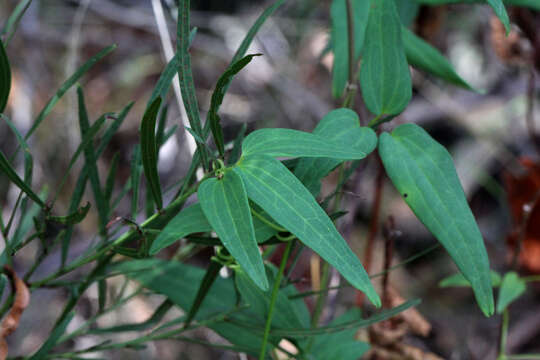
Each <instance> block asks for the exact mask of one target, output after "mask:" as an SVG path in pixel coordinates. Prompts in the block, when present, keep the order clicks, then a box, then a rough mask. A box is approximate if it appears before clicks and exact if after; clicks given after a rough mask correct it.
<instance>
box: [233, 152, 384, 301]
mask: <svg viewBox="0 0 540 360" xmlns="http://www.w3.org/2000/svg"><path fill="white" fill-rule="evenodd" d="M234 171H235V172H237V173H238V174H240V176H241V177H242V179H243V180H244V184H245V186H246V189H247V193H248V196H249V198H250V199H251V200H253V201H254V202H255V203H257V205H259V206H260V207H261V208H262V209H263V210H264V211H266V212H267V213H268V214H269V215H270V216H271V217H272V218H273V219H274V220H275V221H276V222H278V223H279V224H280V225H281V226H283V227H284V228H286V229H287V230H289V231H290V232H291V233H293V234H294V235H295V236H296V237H298V239H300V240H301V241H302V242H303V243H304V244H306V245H307V246H309V247H310V248H311V249H313V250H314V251H315V252H316V253H318V254H319V255H320V256H321V257H322V258H323V259H325V260H326V261H328V263H330V264H331V265H332V266H334V267H335V268H336V269H337V270H338V271H339V272H340V273H341V274H342V275H343V276H344V277H345V278H346V279H347V280H348V281H349V282H350V283H351V284H352V285H353V286H355V287H356V288H358V289H359V290H361V291H363V292H365V293H366V295H367V296H368V298H369V299H370V300H371V302H372V303H373V304H375V305H376V306H379V305H380V299H379V297H378V295H377V293H376V292H375V290H374V289H373V286H372V285H371V282H370V280H369V277H368V276H367V274H366V271H365V270H364V268H363V267H362V264H361V263H360V261H359V260H358V258H357V257H356V255H354V253H353V252H352V250H351V249H350V248H349V246H348V245H347V242H346V241H345V239H343V237H341V235H340V234H339V232H338V231H337V230H336V227H335V226H334V224H333V223H332V221H331V220H330V218H329V217H328V216H327V215H326V213H325V212H324V210H323V209H321V207H320V206H319V204H318V203H317V201H315V198H314V197H313V195H311V193H310V192H309V191H308V190H307V189H306V188H305V187H304V186H303V185H302V183H301V182H300V181H299V180H298V179H297V178H296V177H295V176H294V175H293V174H292V173H291V172H290V171H289V170H288V169H287V168H286V167H285V165H283V164H282V163H281V162H279V161H278V160H276V159H273V158H271V157H269V156H263V155H257V156H249V157H244V158H243V159H242V160H240V163H239V164H238V166H236V167H235V168H234Z"/></svg>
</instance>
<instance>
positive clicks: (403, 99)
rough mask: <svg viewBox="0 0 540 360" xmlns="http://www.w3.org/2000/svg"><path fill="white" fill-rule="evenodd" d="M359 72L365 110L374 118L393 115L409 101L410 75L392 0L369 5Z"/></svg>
mask: <svg viewBox="0 0 540 360" xmlns="http://www.w3.org/2000/svg"><path fill="white" fill-rule="evenodd" d="M363 54H364V55H363V58H362V59H363V60H362V66H361V69H360V85H361V87H362V96H363V97H364V102H365V103H366V106H367V108H368V109H369V111H371V112H372V113H373V114H375V115H377V116H383V115H395V114H399V113H400V112H402V111H403V109H405V107H406V106H407V104H408V103H409V101H410V100H411V96H412V90H411V86H412V84H411V75H410V73H409V65H408V64H407V59H406V58H405V51H404V49H403V41H402V38H401V21H400V19H399V15H398V12H397V9H396V5H395V4H394V0H378V1H373V2H372V3H371V9H370V12H369V20H368V25H367V29H366V38H365V42H364V50H363Z"/></svg>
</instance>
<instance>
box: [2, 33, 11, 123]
mask: <svg viewBox="0 0 540 360" xmlns="http://www.w3.org/2000/svg"><path fill="white" fill-rule="evenodd" d="M0 78H1V79H2V81H1V82H0V113H2V112H4V109H5V108H6V105H7V101H8V97H9V91H10V90H11V68H10V66H9V59H8V56H7V54H6V49H5V48H4V43H3V42H2V41H1V40H0Z"/></svg>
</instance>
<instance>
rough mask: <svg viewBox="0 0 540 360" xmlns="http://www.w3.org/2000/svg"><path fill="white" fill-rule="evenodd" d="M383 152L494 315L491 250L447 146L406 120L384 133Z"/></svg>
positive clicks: (393, 175) (408, 197)
mask: <svg viewBox="0 0 540 360" xmlns="http://www.w3.org/2000/svg"><path fill="white" fill-rule="evenodd" d="M379 154H380V156H381V159H382V162H383V164H384V167H385V169H386V172H387V174H388V176H389V177H390V179H391V180H392V183H394V185H395V187H396V188H397V189H398V191H399V192H400V193H401V195H402V196H403V198H404V199H405V202H406V203H407V204H408V205H409V207H410V208H411V209H412V210H413V212H414V213H415V214H416V216H417V217H418V219H420V221H422V223H424V225H426V227H427V228H428V229H429V230H430V231H431V232H432V233H433V235H435V237H436V238H437V239H438V240H439V241H440V242H441V243H442V245H443V246H444V247H445V248H446V250H447V251H448V252H449V253H450V256H451V257H452V259H453V260H454V262H455V263H456V265H457V266H458V268H459V270H460V271H461V272H462V273H463V275H464V276H465V278H466V279H467V280H468V281H469V282H470V283H471V285H472V287H473V290H474V293H475V296H476V300H477V301H478V304H479V306H480V308H481V309H482V311H483V312H484V314H485V315H486V316H489V315H492V314H493V310H494V306H493V293H492V289H491V276H490V270H489V260H488V256H487V252H486V249H485V247H484V242H483V239H482V234H481V233H480V230H479V229H478V226H477V225H476V221H475V219H474V216H473V214H472V212H471V209H470V208H469V205H468V204H467V199H466V198H465V194H464V192H463V189H462V187H461V184H460V182H459V179H458V176H457V174H456V170H455V168H454V163H453V161H452V158H451V156H450V154H449V153H448V151H447V150H446V149H445V148H444V147H443V146H442V145H440V144H439V143H437V142H436V141H435V140H433V138H431V137H430V136H429V134H428V133H427V132H426V131H425V130H424V129H422V128H421V127H419V126H417V125H414V124H405V125H401V126H399V127H397V128H396V129H395V130H394V131H393V132H392V134H391V135H390V134H388V133H383V134H382V135H381V136H380V138H379Z"/></svg>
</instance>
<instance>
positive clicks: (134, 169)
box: [130, 144, 142, 220]
mask: <svg viewBox="0 0 540 360" xmlns="http://www.w3.org/2000/svg"><path fill="white" fill-rule="evenodd" d="M141 174H142V165H141V147H140V145H138V144H137V145H136V146H135V149H134V151H133V156H132V158H131V178H130V182H131V191H132V195H131V219H133V220H134V219H136V218H137V211H138V210H139V185H140V183H141Z"/></svg>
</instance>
